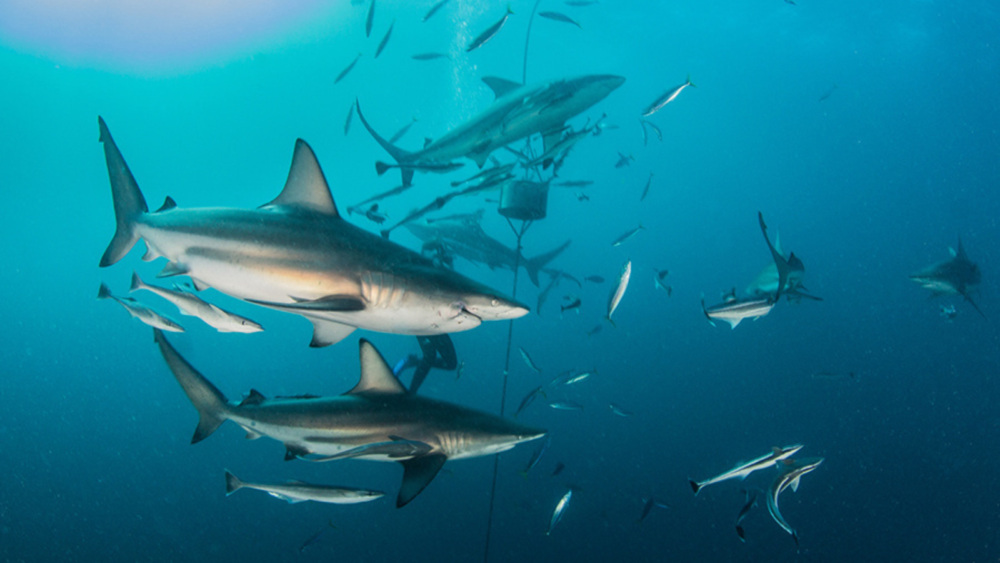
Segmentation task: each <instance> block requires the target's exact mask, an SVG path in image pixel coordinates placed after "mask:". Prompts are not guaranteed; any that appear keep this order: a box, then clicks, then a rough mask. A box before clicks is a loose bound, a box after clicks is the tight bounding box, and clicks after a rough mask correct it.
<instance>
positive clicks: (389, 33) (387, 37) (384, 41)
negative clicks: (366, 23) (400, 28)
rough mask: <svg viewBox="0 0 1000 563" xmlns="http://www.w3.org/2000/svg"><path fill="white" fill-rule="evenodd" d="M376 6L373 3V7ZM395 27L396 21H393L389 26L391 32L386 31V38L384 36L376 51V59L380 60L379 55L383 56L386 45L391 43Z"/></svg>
mask: <svg viewBox="0 0 1000 563" xmlns="http://www.w3.org/2000/svg"><path fill="white" fill-rule="evenodd" d="M374 4H375V3H374V2H372V5H374ZM395 26H396V20H393V21H392V23H391V24H389V31H386V32H385V36H383V37H382V40H381V41H379V43H378V48H377V49H375V58H376V59H377V58H378V56H379V55H381V54H382V50H383V49H385V46H386V44H387V43H389V37H390V36H391V35H392V28H393V27H395Z"/></svg>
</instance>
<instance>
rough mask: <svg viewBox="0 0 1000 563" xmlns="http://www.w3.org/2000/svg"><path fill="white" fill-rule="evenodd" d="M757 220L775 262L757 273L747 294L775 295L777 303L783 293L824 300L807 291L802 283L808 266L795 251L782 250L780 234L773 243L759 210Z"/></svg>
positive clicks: (791, 297)
mask: <svg viewBox="0 0 1000 563" xmlns="http://www.w3.org/2000/svg"><path fill="white" fill-rule="evenodd" d="M757 220H758V222H759V223H760V230H761V233H763V234H764V241H765V242H767V248H768V250H770V251H771V257H772V259H773V260H774V262H772V263H771V264H768V265H767V266H765V267H764V269H762V270H761V271H760V273H759V274H757V277H756V278H754V281H753V283H751V284H750V285H749V286H748V287H747V289H746V292H747V294H748V295H752V296H755V297H763V296H767V295H774V301H775V302H776V303H777V301H778V298H779V297H781V295H782V294H784V295H786V296H787V297H788V299H789V300H792V299H796V300H797V299H801V298H803V297H804V298H806V299H812V300H813V301H822V300H823V298H821V297H816V296H815V295H810V294H808V293H806V292H805V291H806V288H805V286H804V285H802V278H803V277H804V276H805V273H806V267H805V264H803V263H802V260H800V259H799V257H798V256H796V255H795V253H794V252H792V253H791V254H789V255H787V256H786V255H785V253H784V252H782V250H781V238H780V236H776V237H775V241H774V244H773V245H772V244H771V239H770V238H769V237H768V236H767V225H765V224H764V215H763V214H762V213H761V212H759V211H758V212H757ZM779 284H780V285H779Z"/></svg>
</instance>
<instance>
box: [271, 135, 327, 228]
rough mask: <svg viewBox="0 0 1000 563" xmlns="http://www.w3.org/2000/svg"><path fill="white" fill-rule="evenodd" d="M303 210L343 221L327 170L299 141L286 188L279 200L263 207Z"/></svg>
mask: <svg viewBox="0 0 1000 563" xmlns="http://www.w3.org/2000/svg"><path fill="white" fill-rule="evenodd" d="M272 206H282V207H300V208H305V209H309V210H310V211H316V212H319V213H325V214H327V215H333V216H334V217H339V216H340V215H339V214H338V213H337V206H336V205H335V204H334V203H333V196H332V195H331V194H330V186H329V185H327V183H326V177H325V176H323V170H322V169H321V168H320V167H319V161H318V160H317V159H316V153H314V152H313V150H312V148H311V147H310V146H309V144H308V143H306V142H305V141H303V140H302V139H297V140H296V141H295V152H294V153H293V154H292V167H291V169H289V171H288V179H287V180H286V181H285V187H284V188H283V189H282V190H281V193H280V194H278V197H276V198H274V200H272V201H270V202H269V203H266V204H264V205H262V206H261V207H272Z"/></svg>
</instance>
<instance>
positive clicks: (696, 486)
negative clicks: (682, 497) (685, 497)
mask: <svg viewBox="0 0 1000 563" xmlns="http://www.w3.org/2000/svg"><path fill="white" fill-rule="evenodd" d="M688 483H690V484H691V490H692V491H694V494H696V495H697V494H698V491H700V490H701V485H699V484H698V483H696V482H694V481H692V480H691V479H688Z"/></svg>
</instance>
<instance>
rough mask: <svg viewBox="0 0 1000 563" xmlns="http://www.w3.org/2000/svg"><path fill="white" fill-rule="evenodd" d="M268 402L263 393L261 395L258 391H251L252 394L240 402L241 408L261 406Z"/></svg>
mask: <svg viewBox="0 0 1000 563" xmlns="http://www.w3.org/2000/svg"><path fill="white" fill-rule="evenodd" d="M266 400H267V398H266V397H264V394H263V393H261V392H260V391H258V390H256V389H251V390H250V393H249V394H248V395H247V396H246V398H245V399H243V400H242V401H241V402H240V406H241V407H245V406H247V405H259V404H261V403H263V402H264V401H266Z"/></svg>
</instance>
